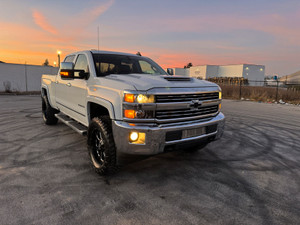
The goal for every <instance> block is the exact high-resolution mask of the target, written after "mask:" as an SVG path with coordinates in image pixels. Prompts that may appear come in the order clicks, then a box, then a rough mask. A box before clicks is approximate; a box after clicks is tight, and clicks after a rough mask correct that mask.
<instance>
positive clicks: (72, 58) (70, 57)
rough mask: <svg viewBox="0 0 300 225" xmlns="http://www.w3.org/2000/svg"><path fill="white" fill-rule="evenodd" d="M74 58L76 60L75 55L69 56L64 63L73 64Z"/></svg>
mask: <svg viewBox="0 0 300 225" xmlns="http://www.w3.org/2000/svg"><path fill="white" fill-rule="evenodd" d="M74 58H75V55H70V56H67V57H66V58H65V61H64V62H73V61H74Z"/></svg>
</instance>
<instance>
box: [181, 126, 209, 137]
mask: <svg viewBox="0 0 300 225" xmlns="http://www.w3.org/2000/svg"><path fill="white" fill-rule="evenodd" d="M205 133H206V131H205V127H198V128H193V129H188V130H183V131H182V139H185V138H190V137H197V136H201V135H203V134H205Z"/></svg>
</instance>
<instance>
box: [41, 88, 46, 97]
mask: <svg viewBox="0 0 300 225" xmlns="http://www.w3.org/2000/svg"><path fill="white" fill-rule="evenodd" d="M42 96H47V90H46V89H45V88H42Z"/></svg>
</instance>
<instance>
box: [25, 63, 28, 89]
mask: <svg viewBox="0 0 300 225" xmlns="http://www.w3.org/2000/svg"><path fill="white" fill-rule="evenodd" d="M25 87H26V92H28V87H27V62H25Z"/></svg>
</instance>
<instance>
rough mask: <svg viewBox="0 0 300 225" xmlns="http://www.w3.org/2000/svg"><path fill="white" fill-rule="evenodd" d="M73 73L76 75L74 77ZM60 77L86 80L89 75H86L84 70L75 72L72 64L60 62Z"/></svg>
mask: <svg viewBox="0 0 300 225" xmlns="http://www.w3.org/2000/svg"><path fill="white" fill-rule="evenodd" d="M75 72H77V73H78V75H77V76H76V77H75V75H74V74H75ZM60 76H61V78H63V79H75V78H77V79H88V78H89V73H86V72H85V71H84V70H75V69H74V64H73V63H72V62H62V63H61V64H60Z"/></svg>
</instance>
